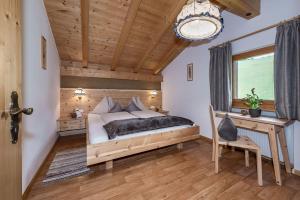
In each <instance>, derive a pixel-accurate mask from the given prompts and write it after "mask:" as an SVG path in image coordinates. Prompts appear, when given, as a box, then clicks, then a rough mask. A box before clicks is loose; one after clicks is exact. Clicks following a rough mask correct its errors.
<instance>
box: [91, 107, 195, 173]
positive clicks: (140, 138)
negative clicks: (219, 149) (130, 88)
mask: <svg viewBox="0 0 300 200" xmlns="http://www.w3.org/2000/svg"><path fill="white" fill-rule="evenodd" d="M153 116H162V114H160V113H157V112H154V111H150V110H146V111H134V112H132V113H128V112H120V113H105V114H88V117H87V165H94V164H98V163H103V162H105V163H106V169H110V168H112V167H113V160H114V159H117V158H121V157H125V156H129V155H133V154H137V153H141V152H145V151H149V150H153V149H158V148H161V147H165V146H169V145H176V144H177V147H178V148H179V149H180V148H182V143H183V142H186V141H189V140H194V139H197V138H199V132H200V130H199V126H197V125H181V126H175V127H168V128H161V129H156V130H151V131H142V132H138V133H134V134H128V135H122V136H117V137H116V138H114V139H109V137H108V134H107V132H106V130H105V129H104V128H103V125H104V124H107V123H109V122H111V121H113V120H123V119H130V118H149V117H153Z"/></svg>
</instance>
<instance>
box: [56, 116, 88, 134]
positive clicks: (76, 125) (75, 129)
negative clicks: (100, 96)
mask: <svg viewBox="0 0 300 200" xmlns="http://www.w3.org/2000/svg"><path fill="white" fill-rule="evenodd" d="M85 120H86V118H78V119H76V118H60V119H58V120H57V132H58V133H59V135H60V136H68V135H76V134H84V133H86V127H85Z"/></svg>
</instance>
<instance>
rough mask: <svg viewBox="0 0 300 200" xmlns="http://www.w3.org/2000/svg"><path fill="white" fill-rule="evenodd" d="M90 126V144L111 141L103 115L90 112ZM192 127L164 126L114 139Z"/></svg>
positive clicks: (118, 138) (118, 137)
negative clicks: (104, 126) (105, 127)
mask: <svg viewBox="0 0 300 200" xmlns="http://www.w3.org/2000/svg"><path fill="white" fill-rule="evenodd" d="M88 124H89V126H88V128H89V141H90V144H98V143H102V142H107V141H109V139H108V136H107V133H106V130H105V129H104V128H103V125H104V124H106V123H105V122H104V121H103V120H102V117H101V115H98V114H88ZM188 127H191V126H190V125H183V126H175V127H169V128H162V129H157V130H151V131H143V132H139V133H134V134H128V135H123V136H117V137H116V138H114V139H112V140H124V139H128V138H133V137H137V136H144V135H151V134H159V133H162V132H167V131H172V130H179V129H183V128H188Z"/></svg>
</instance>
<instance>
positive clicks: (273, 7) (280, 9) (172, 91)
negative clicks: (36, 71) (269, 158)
mask: <svg viewBox="0 0 300 200" xmlns="http://www.w3.org/2000/svg"><path fill="white" fill-rule="evenodd" d="M299 14H300V2H299V1H297V0H285V1H282V0H274V1H270V0H262V1H261V14H260V15H259V16H258V17H255V18H254V19H251V20H245V19H242V18H240V17H238V16H235V15H232V14H231V13H228V12H224V13H223V18H224V21H225V24H224V25H225V28H224V30H223V32H222V33H221V34H220V35H219V37H218V38H217V39H215V40H213V41H212V42H211V43H209V44H206V45H201V46H194V47H188V48H186V49H185V50H184V51H183V52H182V53H181V54H180V55H179V56H178V57H177V58H176V59H175V60H173V61H172V62H171V63H170V64H169V66H168V67H167V68H166V69H165V70H164V71H163V76H164V82H163V83H162V91H163V93H162V94H163V108H164V109H165V110H169V111H170V113H171V114H174V115H179V116H184V117H188V118H190V119H192V120H194V121H195V122H196V123H197V124H199V125H200V126H201V134H202V135H204V136H206V137H211V128H210V122H209V113H208V105H209V103H210V92H209V50H208V48H209V47H211V46H214V45H216V44H220V43H223V42H226V41H228V40H230V39H234V38H236V37H239V36H241V35H244V34H246V33H250V32H253V31H255V30H258V29H260V28H264V27H266V26H268V25H272V24H274V23H277V22H280V21H283V20H285V19H289V18H291V17H294V16H296V15H299ZM275 34H276V29H271V30H268V31H265V32H262V33H259V34H256V35H254V36H251V37H248V38H245V39H242V40H240V41H237V42H234V43H233V44H232V47H233V54H237V53H241V52H245V51H249V50H252V49H256V48H260V47H264V46H267V45H270V44H274V41H275ZM188 63H194V81H191V82H188V81H186V65H187V64H188ZM297 127H299V126H297ZM294 128H295V129H294ZM291 130H294V132H295V133H300V129H299V128H297V129H296V126H295V127H291ZM288 132H289V133H290V132H291V131H290V130H288ZM295 135H299V134H295ZM289 138H290V144H289V150H290V151H292V152H290V153H291V154H292V157H293V150H294V147H293V146H295V147H296V145H293V137H292V136H289ZM295 139H296V136H295ZM299 139H300V138H298V141H300V140H299ZM295 141H296V140H295ZM294 151H295V155H297V156H298V157H300V156H299V154H300V148H298V149H296V148H295V150H294ZM291 159H292V158H291ZM297 159H299V158H297ZM294 162H295V166H296V168H297V169H300V159H299V160H296V156H295V161H294Z"/></svg>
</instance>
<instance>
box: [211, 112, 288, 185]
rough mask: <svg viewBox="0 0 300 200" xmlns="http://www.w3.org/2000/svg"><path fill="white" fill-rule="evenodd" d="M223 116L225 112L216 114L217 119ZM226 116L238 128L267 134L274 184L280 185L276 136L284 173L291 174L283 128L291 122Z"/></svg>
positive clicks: (232, 114)
mask: <svg viewBox="0 0 300 200" xmlns="http://www.w3.org/2000/svg"><path fill="white" fill-rule="evenodd" d="M225 114H226V113H225V112H216V116H217V117H224V116H225ZM228 115H229V117H230V118H231V119H232V120H233V122H234V124H235V125H236V126H237V127H239V128H245V129H249V130H253V131H257V132H261V133H267V134H268V136H269V143H270V149H271V153H272V159H273V165H274V172H275V178H276V183H277V184H278V185H282V180H281V175H280V163H279V155H278V144H277V139H276V134H278V138H279V142H280V146H281V150H282V155H283V160H284V164H285V169H286V172H287V173H292V170H291V165H290V160H289V154H288V149H287V144H286V138H285V133H284V127H285V126H287V125H288V124H290V123H291V121H288V120H280V119H276V118H271V117H258V118H251V117H250V116H249V115H246V116H243V115H241V114H239V113H228Z"/></svg>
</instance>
